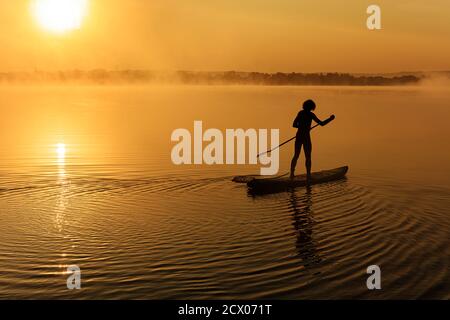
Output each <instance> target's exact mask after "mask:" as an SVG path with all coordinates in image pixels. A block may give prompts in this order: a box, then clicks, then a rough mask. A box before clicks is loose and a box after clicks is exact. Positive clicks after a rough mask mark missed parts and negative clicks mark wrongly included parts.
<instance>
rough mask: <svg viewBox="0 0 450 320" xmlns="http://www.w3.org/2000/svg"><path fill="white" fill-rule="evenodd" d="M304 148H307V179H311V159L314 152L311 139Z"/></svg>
mask: <svg viewBox="0 0 450 320" xmlns="http://www.w3.org/2000/svg"><path fill="white" fill-rule="evenodd" d="M304 149H305V158H306V161H305V165H306V179H307V181H309V180H310V179H311V166H312V161H311V153H312V144H311V140H309V141H307V142H306V143H305V145H304Z"/></svg>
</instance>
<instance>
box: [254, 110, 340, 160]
mask: <svg viewBox="0 0 450 320" xmlns="http://www.w3.org/2000/svg"><path fill="white" fill-rule="evenodd" d="M333 120H334V117H333V118H331V117H330V121H329V122H331V121H333ZM317 126H319V124H316V125H315V126H313V127H311V129H309V131H311V130H312V129H314V128H315V127H317ZM296 137H297V136H293V137H292V138H290V139H289V140H286V141H285V142H283V143H282V144H280V145H278V146H277V147H275V148H273V149H270V150H268V151H266V152H262V153H260V154H258V155H257V156H256V157H257V158H259V156H262V155H263V154H266V153H269V152H272V151H273V150H277V149H278V148H279V147H281V146H284V145H285V144H286V143H288V142H291V141H292V140H294V139H295V138H296Z"/></svg>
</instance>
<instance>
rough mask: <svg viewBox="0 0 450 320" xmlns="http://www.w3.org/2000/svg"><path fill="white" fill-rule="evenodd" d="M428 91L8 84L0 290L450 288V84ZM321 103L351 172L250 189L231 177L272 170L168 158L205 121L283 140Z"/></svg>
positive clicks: (14, 294)
mask: <svg viewBox="0 0 450 320" xmlns="http://www.w3.org/2000/svg"><path fill="white" fill-rule="evenodd" d="M425 87H426V86H424V87H401V88H392V87H378V88H372V87H288V86H286V87H266V86H245V87H242V86H151V87H146V86H141V87H125V86H122V87H113V86H104V87H88V86H84V87H50V86H49V87H1V88H0V99H1V101H2V103H1V104H0V114H1V115H2V116H1V117H0V134H1V136H2V139H1V140H0V270H1V272H0V298H77V299H78V298H79V299H89V298H106V299H116V298H122V299H126V298H133V299H142V298H150V299H157V298H158V299H164V298H170V299H211V298H215V299H222V298H223V299H227V298H233V299H239V298H252V299H253V298H293V299H297V298H302V299H305V298H310V299H315V298H331V299H337V298H363V299H365V298H383V299H385V298H440V299H448V298H450V295H449V294H450V280H449V262H450V261H449V256H450V255H449V253H450V252H449V244H450V243H449V239H450V237H449V230H450V229H449V219H448V214H449V212H448V208H449V207H450V196H449V195H450V175H449V174H448V172H449V169H450V168H449V166H450V165H449V163H450V141H449V140H448V137H449V133H450V128H449V126H448V124H447V120H448V118H449V115H450V91H449V90H448V89H445V88H439V89H433V90H427V89H426V88H425ZM308 98H312V99H314V100H315V101H316V103H317V105H318V108H317V110H316V114H317V116H319V118H321V119H325V118H327V117H328V116H329V115H330V114H335V115H336V120H335V121H334V122H332V123H331V124H329V125H328V126H326V127H323V128H317V129H314V131H313V132H312V139H313V170H315V171H316V170H321V169H330V168H335V167H339V166H342V165H349V167H350V170H349V173H348V176H347V178H346V179H344V180H341V181H336V182H332V183H327V184H322V185H315V186H312V187H311V188H310V189H306V188H298V189H296V190H295V191H292V192H283V193H278V194H272V195H266V196H258V197H252V196H251V195H249V194H248V193H247V188H246V186H245V185H241V184H235V183H232V182H231V179H232V177H233V176H235V175H243V174H257V173H258V172H259V166H238V165H235V166H206V165H204V166H193V165H191V166H175V165H173V164H172V162H171V160H170V152H171V148H172V147H173V145H174V143H172V142H171V141H170V135H171V133H172V131H173V130H175V129H177V128H187V129H189V130H191V131H192V130H193V123H194V121H195V120H202V121H203V125H204V128H205V129H207V128H219V129H221V130H225V129H226V128H244V129H246V128H256V129H258V128H267V129H271V128H278V129H280V141H283V140H285V139H288V138H290V137H291V136H293V135H295V131H294V129H293V128H291V124H292V121H293V119H294V117H295V115H296V114H297V112H298V110H299V108H300V104H301V102H302V101H303V100H305V99H308ZM58 144H64V145H65V153H64V156H63V157H62V156H61V153H60V154H59V155H58V152H57V146H58ZM293 148H294V146H293V145H292V144H289V145H286V146H284V147H283V148H282V149H281V151H280V161H281V164H280V174H284V173H286V172H287V171H288V168H289V163H290V157H291V156H292V152H293ZM303 163H304V158H303V154H302V156H301V158H300V160H299V164H298V167H297V173H303V172H304V168H303ZM73 264H75V265H78V266H79V267H80V268H81V272H82V290H80V291H70V290H68V289H67V287H66V279H67V275H66V274H65V270H66V269H67V266H68V265H73ZM372 264H377V265H379V266H380V267H381V270H382V288H383V289H382V290H381V291H369V290H367V287H366V279H367V275H366V268H367V267H368V266H369V265H372Z"/></svg>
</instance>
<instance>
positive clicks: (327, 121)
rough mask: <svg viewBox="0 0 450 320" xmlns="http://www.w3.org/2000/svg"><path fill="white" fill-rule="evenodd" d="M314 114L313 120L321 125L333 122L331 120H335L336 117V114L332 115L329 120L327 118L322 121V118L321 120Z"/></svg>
mask: <svg viewBox="0 0 450 320" xmlns="http://www.w3.org/2000/svg"><path fill="white" fill-rule="evenodd" d="M312 116H313V120H314V121H315V122H317V123H318V124H319V125H321V126H325V125H327V124H328V123H329V122H331V121H333V120H334V118H336V117H335V116H334V114H333V115H332V116H331V117H329V118H328V119H327V120H325V121H322V120H320V119H319V118H317V116H316V115H315V114H314V113H313V114H312Z"/></svg>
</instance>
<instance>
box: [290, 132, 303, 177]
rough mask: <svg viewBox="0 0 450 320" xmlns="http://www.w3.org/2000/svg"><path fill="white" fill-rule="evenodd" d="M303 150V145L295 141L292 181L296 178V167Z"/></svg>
mask: <svg viewBox="0 0 450 320" xmlns="http://www.w3.org/2000/svg"><path fill="white" fill-rule="evenodd" d="M301 150H302V144H301V143H298V142H297V140H295V151H294V157H293V158H292V161H291V175H290V177H291V179H293V178H294V176H295V167H296V166H297V160H298V157H299V156H300V151H301Z"/></svg>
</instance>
